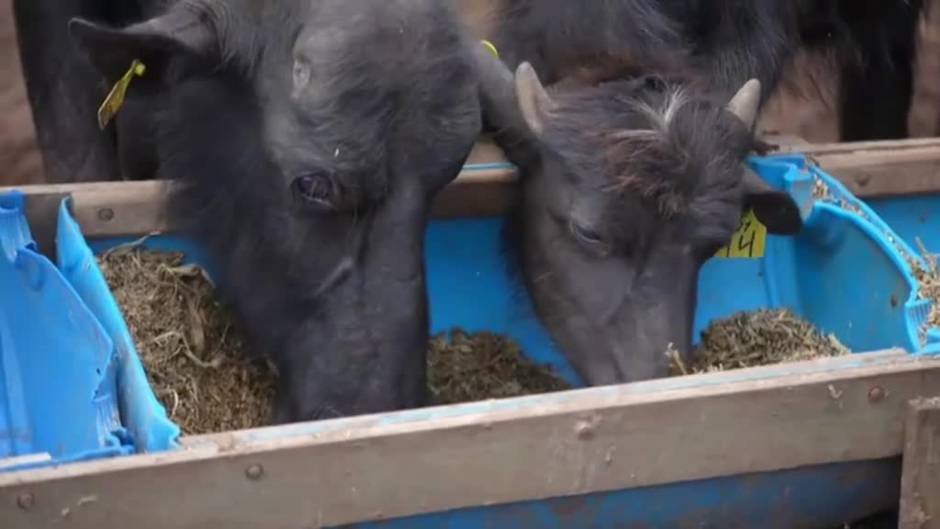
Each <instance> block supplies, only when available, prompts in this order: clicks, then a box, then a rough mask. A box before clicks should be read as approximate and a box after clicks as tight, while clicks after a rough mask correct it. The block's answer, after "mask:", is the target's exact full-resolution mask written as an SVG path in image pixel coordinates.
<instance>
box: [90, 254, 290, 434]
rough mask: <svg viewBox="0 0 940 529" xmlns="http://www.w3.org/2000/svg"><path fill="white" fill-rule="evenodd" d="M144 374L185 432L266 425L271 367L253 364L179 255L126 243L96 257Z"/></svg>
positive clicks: (199, 275)
mask: <svg viewBox="0 0 940 529" xmlns="http://www.w3.org/2000/svg"><path fill="white" fill-rule="evenodd" d="M98 264H99V266H100V267H101V270H102V272H103V273H104V276H105V278H106V279H107V281H108V285H109V286H110V287H111V291H112V292H113V293H114V297H115V299H116V300H117V302H118V305H119V306H120V307H121V311H122V312H123V314H124V318H125V320H126V321H127V324H128V327H129V328H130V331H131V335H132V336H133V338H134V343H135V344H136V346H137V352H138V354H139V356H140V359H141V361H142V363H143V365H144V370H145V371H146V373H147V378H148V380H149V381H150V385H151V387H153V390H154V393H156V395H157V398H159V399H160V401H161V402H162V403H163V405H164V406H165V407H166V409H167V412H168V413H169V416H170V419H171V420H173V421H174V422H175V423H177V424H178V425H179V426H180V428H181V429H182V430H183V433H185V434H187V435H192V434H201V433H210V432H223V431H228V430H238V429H245V428H254V427H258V426H263V425H265V424H267V423H268V420H269V415H270V411H271V402H272V400H273V397H274V380H275V377H274V375H273V374H272V371H271V369H270V368H269V367H268V366H267V365H266V364H264V363H263V362H253V361H252V360H250V359H249V357H248V356H247V354H246V353H247V347H246V344H245V342H244V340H243V338H242V337H241V334H240V333H239V332H237V329H236V328H235V327H234V325H233V318H232V315H231V314H230V312H229V311H228V309H227V308H226V307H224V306H222V305H220V304H219V303H218V302H217V301H215V299H214V295H213V287H212V284H211V283H210V282H209V281H208V280H207V279H206V277H205V275H204V273H203V272H202V270H201V269H199V268H197V267H195V266H184V265H183V255H182V254H180V253H175V252H154V251H148V250H143V249H141V248H140V247H138V246H135V245H130V246H124V247H119V248H116V249H114V250H112V251H109V252H107V253H105V254H103V255H101V256H100V257H99V258H98Z"/></svg>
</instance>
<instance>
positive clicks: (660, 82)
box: [643, 75, 666, 93]
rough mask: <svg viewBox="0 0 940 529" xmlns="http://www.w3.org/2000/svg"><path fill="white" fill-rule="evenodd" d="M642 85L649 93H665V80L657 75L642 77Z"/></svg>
mask: <svg viewBox="0 0 940 529" xmlns="http://www.w3.org/2000/svg"><path fill="white" fill-rule="evenodd" d="M643 85H644V86H645V87H646V89H647V90H649V91H651V92H657V93H662V92H665V91H666V80H665V79H663V78H662V77H659V76H657V75H648V76H646V77H644V78H643Z"/></svg>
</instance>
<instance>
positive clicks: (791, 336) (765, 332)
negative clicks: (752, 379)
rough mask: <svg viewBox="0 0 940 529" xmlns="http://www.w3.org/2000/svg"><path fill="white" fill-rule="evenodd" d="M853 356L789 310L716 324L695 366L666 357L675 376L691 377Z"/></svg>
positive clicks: (747, 315)
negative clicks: (745, 368) (716, 372)
mask: <svg viewBox="0 0 940 529" xmlns="http://www.w3.org/2000/svg"><path fill="white" fill-rule="evenodd" d="M849 353H850V351H849V350H848V348H846V347H845V346H844V345H842V344H841V343H840V342H839V340H838V339H837V338H836V337H835V336H834V335H823V334H822V333H821V332H819V331H818V330H817V329H816V328H815V327H814V326H813V325H812V324H810V323H808V322H806V321H805V320H803V319H801V318H799V317H797V316H796V315H794V314H793V313H792V312H790V311H789V310H787V309H778V310H757V311H749V312H739V313H737V314H734V315H732V316H731V317H729V318H725V319H721V320H715V321H713V322H712V323H711V324H710V325H709V326H708V328H706V329H705V330H704V331H702V343H701V345H699V347H698V348H697V349H696V351H695V353H694V354H693V355H692V356H693V358H694V361H693V363H692V365H686V364H685V363H684V362H683V361H682V359H681V358H680V356H679V354H678V353H677V352H676V351H674V350H670V351H667V353H666V354H667V355H668V356H669V358H670V363H671V367H672V371H673V374H674V375H688V374H692V373H710V372H715V371H726V370H729V369H738V368H743V367H756V366H764V365H771V364H779V363H783V362H796V361H800V360H810V359H813V358H822V357H832V356H842V355H846V354H849Z"/></svg>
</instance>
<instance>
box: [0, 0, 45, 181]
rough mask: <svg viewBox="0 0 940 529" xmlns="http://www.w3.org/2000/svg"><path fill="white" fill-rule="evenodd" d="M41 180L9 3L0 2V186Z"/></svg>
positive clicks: (41, 172) (10, 4) (38, 159)
mask: <svg viewBox="0 0 940 529" xmlns="http://www.w3.org/2000/svg"><path fill="white" fill-rule="evenodd" d="M43 179H44V178H43V170H42V159H41V158H40V156H39V151H38V149H37V147H36V138H35V131H34V130H33V118H32V114H31V113H30V109H29V103H28V102H27V100H26V87H25V86H24V85H23V75H22V72H21V70H20V60H19V54H18V52H17V47H16V29H15V28H14V25H13V6H12V0H0V185H14V184H27V183H38V182H42V181H43Z"/></svg>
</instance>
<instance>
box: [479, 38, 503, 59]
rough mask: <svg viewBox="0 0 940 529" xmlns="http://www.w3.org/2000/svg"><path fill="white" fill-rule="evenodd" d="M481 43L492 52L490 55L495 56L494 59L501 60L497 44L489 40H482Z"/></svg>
mask: <svg viewBox="0 0 940 529" xmlns="http://www.w3.org/2000/svg"><path fill="white" fill-rule="evenodd" d="M480 43H481V44H483V47H485V48H486V49H488V50H490V53H492V54H493V57H496V58H497V59H499V50H497V49H496V45H495V44H493V43H492V42H490V41H488V40H481V41H480Z"/></svg>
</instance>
